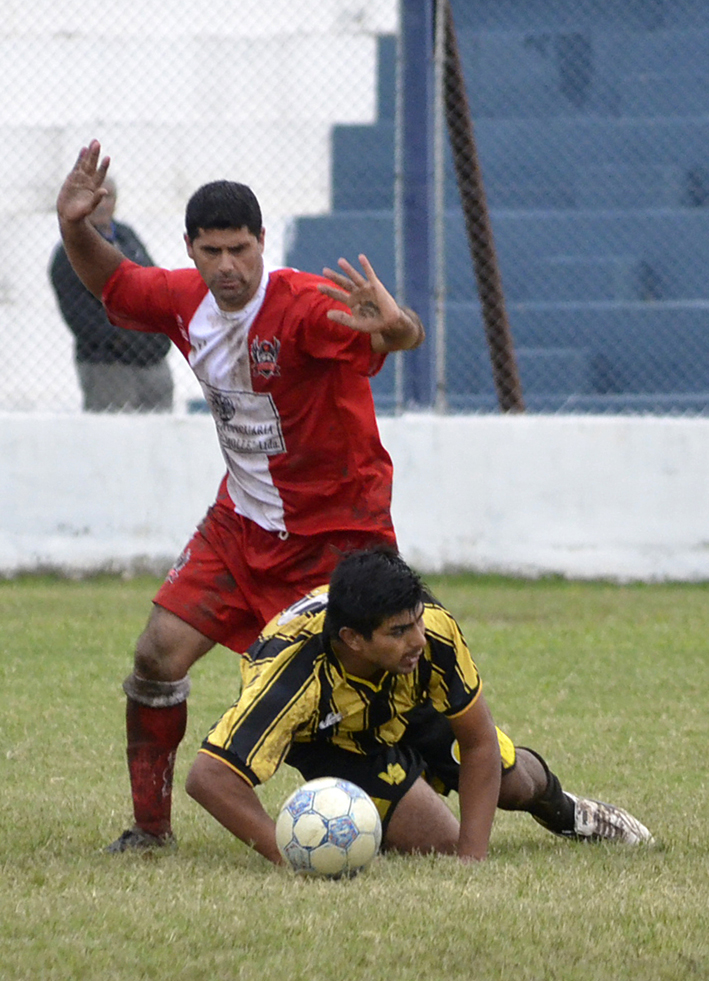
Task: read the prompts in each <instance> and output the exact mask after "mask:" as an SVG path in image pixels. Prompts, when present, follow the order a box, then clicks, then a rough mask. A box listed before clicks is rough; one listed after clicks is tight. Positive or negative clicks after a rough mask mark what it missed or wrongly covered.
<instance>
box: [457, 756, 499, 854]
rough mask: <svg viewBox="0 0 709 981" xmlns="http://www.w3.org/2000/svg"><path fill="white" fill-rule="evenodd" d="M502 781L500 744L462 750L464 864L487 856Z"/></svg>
mask: <svg viewBox="0 0 709 981" xmlns="http://www.w3.org/2000/svg"><path fill="white" fill-rule="evenodd" d="M500 779H501V768H500V753H499V748H498V747H497V745H495V746H494V747H492V746H488V745H484V746H479V747H476V748H475V749H474V750H467V751H463V750H462V749H461V764H460V778H459V784H458V795H459V798H460V835H459V838H458V857H459V858H461V859H463V860H464V861H482V860H483V859H484V858H485V857H486V856H487V849H488V845H489V842H490V832H491V831H492V824H493V820H494V818H495V809H496V807H497V802H498V800H499V796H500Z"/></svg>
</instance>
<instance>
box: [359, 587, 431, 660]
mask: <svg viewBox="0 0 709 981" xmlns="http://www.w3.org/2000/svg"><path fill="white" fill-rule="evenodd" d="M425 644H426V630H425V627H424V623H423V605H422V606H420V607H418V608H417V609H416V610H405V611H404V612H402V613H395V614H394V616H391V617H388V618H387V619H386V620H384V622H383V623H381V624H380V625H379V626H378V627H377V629H376V630H373V631H372V636H371V637H370V638H369V639H368V640H367V639H366V638H365V637H363V636H362V635H361V634H353V635H350V639H349V641H348V646H349V648H350V651H353V650H354V653H355V656H356V659H357V662H358V666H357V667H355V670H354V671H352V672H351V673H353V674H355V675H357V676H359V677H362V678H371V677H373V676H374V675H375V674H377V673H379V672H380V671H388V672H389V673H390V674H411V672H412V671H414V670H415V669H416V665H417V664H418V662H419V658H420V657H421V655H422V653H423V649H424V646H425Z"/></svg>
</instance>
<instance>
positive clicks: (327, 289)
mask: <svg viewBox="0 0 709 981" xmlns="http://www.w3.org/2000/svg"><path fill="white" fill-rule="evenodd" d="M318 290H319V291H320V292H321V293H324V294H325V296H329V297H330V299H331V300H337V302H338V303H345V304H348V303H349V299H350V294H349V292H348V291H347V290H339V289H337V288H336V287H335V286H328V285H327V283H318Z"/></svg>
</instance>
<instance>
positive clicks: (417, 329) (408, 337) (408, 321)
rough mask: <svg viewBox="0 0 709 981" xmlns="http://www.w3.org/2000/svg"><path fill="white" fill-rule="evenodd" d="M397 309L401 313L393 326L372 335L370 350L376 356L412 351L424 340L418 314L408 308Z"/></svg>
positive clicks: (424, 335)
mask: <svg viewBox="0 0 709 981" xmlns="http://www.w3.org/2000/svg"><path fill="white" fill-rule="evenodd" d="M399 309H400V311H401V313H400V316H399V319H398V321H397V322H396V323H395V324H393V325H392V326H391V327H387V328H385V329H384V330H381V331H380V332H379V333H378V334H373V335H372V349H373V350H374V351H375V352H376V353H377V354H388V353H391V352H393V351H413V350H414V349H415V348H417V347H420V346H421V345H422V344H423V342H424V340H425V338H426V331H425V329H424V326H423V324H422V323H421V320H420V318H419V316H418V314H417V313H415V312H414V311H413V310H410V309H409V308H408V307H400V308H399Z"/></svg>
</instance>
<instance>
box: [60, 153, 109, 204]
mask: <svg viewBox="0 0 709 981" xmlns="http://www.w3.org/2000/svg"><path fill="white" fill-rule="evenodd" d="M100 156H101V144H100V143H99V142H98V140H92V141H91V143H90V144H89V145H88V147H82V149H81V152H80V153H79V156H78V157H77V160H76V163H75V164H74V166H73V168H72V170H71V171H70V172H69V174H68V176H67V178H66V180H65V181H64V183H63V184H62V188H61V190H60V191H59V196H58V197H57V213H58V215H59V219H60V221H67V222H77V221H82V220H83V219H84V218H87V217H88V216H89V215H90V214H91V213H92V212H93V210H94V209H95V208H96V206H97V204H98V203H99V201H100V200H101V198H103V197H105V195H106V194H107V193H108V191H107V190H106V188H104V187H103V181H104V178H105V177H106V173H107V171H108V166H109V164H110V162H111V161H110V157H104V158H103V160H101V162H100V163H99V157H100Z"/></svg>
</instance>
